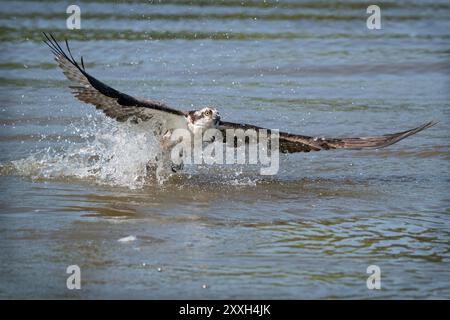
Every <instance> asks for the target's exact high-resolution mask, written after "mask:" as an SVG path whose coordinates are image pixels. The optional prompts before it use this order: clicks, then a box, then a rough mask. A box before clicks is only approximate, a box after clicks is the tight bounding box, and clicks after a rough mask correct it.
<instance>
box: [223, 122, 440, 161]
mask: <svg viewBox="0 0 450 320" xmlns="http://www.w3.org/2000/svg"><path fill="white" fill-rule="evenodd" d="M435 124H436V122H433V121H431V122H427V123H425V124H423V125H421V126H419V127H417V128H414V129H411V130H407V131H403V132H397V133H392V134H387V135H383V136H376V137H360V138H319V137H309V136H302V135H297V134H290V133H286V132H280V133H279V134H280V140H279V146H280V152H282V153H295V152H310V151H320V150H331V149H354V150H358V149H365V148H373V149H378V148H384V147H387V146H390V145H391V144H394V143H396V142H398V141H400V140H402V139H404V138H406V137H409V136H410V135H413V134H415V133H417V132H420V131H422V130H425V129H427V128H430V127H432V126H434V125H435ZM220 129H221V130H222V134H223V136H224V142H226V130H227V129H243V130H247V129H253V130H258V129H265V128H262V127H257V126H254V125H249V124H239V123H232V122H221V123H220ZM265 130H268V129H265ZM268 132H269V133H270V130H268ZM235 143H236V142H235Z"/></svg>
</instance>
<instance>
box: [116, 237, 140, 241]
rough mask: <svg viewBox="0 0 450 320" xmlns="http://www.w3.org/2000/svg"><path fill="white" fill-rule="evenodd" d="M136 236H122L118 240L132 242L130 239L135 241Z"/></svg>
mask: <svg viewBox="0 0 450 320" xmlns="http://www.w3.org/2000/svg"><path fill="white" fill-rule="evenodd" d="M136 240H137V238H136V237H135V236H128V237H124V238H120V239H119V240H117V241H119V242H122V243H125V242H132V241H136Z"/></svg>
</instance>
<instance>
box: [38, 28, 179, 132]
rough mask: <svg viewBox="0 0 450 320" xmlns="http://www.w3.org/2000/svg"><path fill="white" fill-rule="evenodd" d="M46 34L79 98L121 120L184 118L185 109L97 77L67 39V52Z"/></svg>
mask: <svg viewBox="0 0 450 320" xmlns="http://www.w3.org/2000/svg"><path fill="white" fill-rule="evenodd" d="M44 36H45V38H46V40H44V42H45V43H46V44H47V45H48V46H49V47H50V49H51V50H52V52H53V54H54V55H55V60H56V61H57V62H58V65H59V67H60V68H61V69H62V71H63V73H64V74H65V76H66V77H67V79H69V80H71V81H72V82H73V85H71V86H70V88H71V89H72V90H73V93H74V95H75V97H77V98H78V99H79V100H81V101H83V102H86V103H90V104H93V105H94V106H95V107H96V108H97V109H100V110H102V111H103V112H104V113H105V114H106V115H107V116H108V117H111V118H114V119H116V120H117V121H121V122H122V121H126V120H128V119H131V120H133V121H134V122H137V121H138V120H142V121H147V120H149V119H153V118H155V117H161V118H165V119H164V120H166V121H169V122H177V121H179V122H180V125H181V124H182V123H183V121H185V120H184V116H185V113H184V112H183V111H180V110H176V109H172V108H169V107H168V106H166V105H165V104H163V103H161V102H159V101H152V100H139V99H136V98H134V97H132V96H129V95H127V94H125V93H122V92H119V91H117V90H115V89H113V88H111V87H110V86H108V85H106V84H104V83H103V82H101V81H99V80H97V79H96V78H94V77H93V76H91V75H90V74H88V73H87V72H86V70H85V68H84V61H83V57H81V66H80V64H78V62H77V61H76V60H75V59H74V58H73V56H72V53H71V52H70V48H69V45H68V43H67V40H66V42H65V43H66V48H67V53H66V52H65V51H64V50H63V49H62V48H61V46H60V45H59V43H58V42H57V41H56V40H55V38H54V37H53V36H52V35H47V34H45V33H44ZM181 117H182V118H181Z"/></svg>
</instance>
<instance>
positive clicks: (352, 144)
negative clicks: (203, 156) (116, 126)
mask: <svg viewBox="0 0 450 320" xmlns="http://www.w3.org/2000/svg"><path fill="white" fill-rule="evenodd" d="M44 36H45V38H46V40H44V42H45V43H46V44H47V45H48V46H49V47H50V49H51V51H52V52H53V54H54V55H55V60H56V62H57V63H58V65H59V67H60V68H61V69H62V71H63V73H64V74H65V76H66V77H67V79H69V80H70V81H72V85H71V86H70V88H71V89H72V91H73V93H74V95H75V97H76V98H78V99H79V100H81V101H83V102H86V103H90V104H93V105H94V106H95V107H96V108H97V109H99V110H102V111H103V112H104V113H105V115H107V116H108V117H111V118H114V119H116V120H117V121H119V122H125V121H129V122H131V123H141V122H149V123H150V124H151V127H152V130H153V131H154V132H155V134H156V135H157V136H158V137H159V138H160V141H161V145H162V146H163V150H164V149H166V150H167V149H170V147H168V145H170V144H169V143H167V140H168V138H169V137H170V135H171V133H172V132H173V131H174V130H176V129H187V130H189V131H190V132H192V133H193V134H195V133H196V132H198V131H200V132H201V131H205V130H207V129H210V128H213V129H218V130H220V131H221V132H223V137H224V142H226V140H225V137H226V132H227V130H228V129H234V130H236V129H242V130H248V129H253V130H256V131H258V130H261V129H262V130H267V132H269V133H270V132H271V130H269V129H265V128H262V127H258V126H254V125H250V124H242V123H233V122H226V121H222V120H221V118H220V115H219V112H218V111H217V110H216V109H215V108H212V107H206V108H202V109H199V110H193V111H181V110H177V109H174V108H171V107H169V106H167V105H165V104H164V103H162V102H159V101H155V100H144V99H137V98H134V97H132V96H129V95H127V94H125V93H122V92H120V91H118V90H116V89H113V88H111V87H110V86H108V85H106V84H105V83H103V82H101V81H99V80H97V79H96V78H94V77H93V76H91V75H90V74H89V73H87V72H86V69H85V67H84V61H83V57H81V60H80V64H79V63H78V62H77V61H76V60H75V59H74V58H73V56H72V53H71V51H70V48H69V45H68V42H67V40H65V44H66V48H67V52H66V51H65V50H64V49H63V48H62V47H61V46H60V45H59V43H58V42H57V41H56V40H55V38H54V37H53V36H52V35H51V34H50V35H47V34H45V33H44ZM435 124H436V122H433V121H431V122H427V123H425V124H422V125H421V126H418V127H416V128H413V129H410V130H406V131H403V132H397V133H392V134H386V135H383V136H372V137H355V138H321V137H311V136H304V135H298V134H291V133H287V132H279V151H280V152H281V153H296V152H310V151H320V150H332V149H364V148H383V147H387V146H389V145H391V144H394V143H396V142H398V141H400V140H402V139H404V138H406V137H408V136H410V135H413V134H415V133H417V132H420V131H422V130H424V129H427V128H429V127H431V126H433V125H435ZM235 144H236V142H235ZM235 147H236V145H235ZM180 156H181V155H180ZM180 168H181V167H180V166H175V165H172V167H171V169H172V171H174V172H176V171H177V169H180Z"/></svg>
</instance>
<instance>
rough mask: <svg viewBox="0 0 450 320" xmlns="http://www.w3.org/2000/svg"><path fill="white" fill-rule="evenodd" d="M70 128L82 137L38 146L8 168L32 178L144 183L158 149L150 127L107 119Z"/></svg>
mask: <svg viewBox="0 0 450 320" xmlns="http://www.w3.org/2000/svg"><path fill="white" fill-rule="evenodd" d="M89 128H91V129H89ZM73 130H74V131H77V132H78V131H81V132H80V133H79V134H80V135H81V136H82V137H84V138H85V141H84V142H82V143H69V144H68V145H67V146H65V147H63V148H62V150H61V149H59V150H58V149H57V148H56V147H50V148H47V149H45V150H40V151H38V152H36V153H33V154H31V155H30V156H29V157H27V158H25V159H20V160H15V161H12V162H11V163H10V165H9V167H10V169H12V170H13V171H15V172H16V173H18V174H20V175H24V176H30V177H32V178H33V179H55V178H68V177H72V178H78V179H92V180H94V181H96V182H98V183H103V184H109V185H119V186H127V187H130V188H139V187H142V186H143V185H144V184H145V181H146V179H147V177H148V172H147V165H148V164H151V163H154V162H155V155H156V154H157V153H158V152H159V143H158V142H157V139H156V138H155V136H154V135H153V133H152V132H151V130H148V129H146V128H145V126H142V125H131V124H128V123H117V122H114V121H113V120H109V119H108V120H106V121H104V122H102V123H101V124H99V125H95V126H83V129H78V128H74V129H73ZM93 130H94V131H95V132H91V131H93ZM11 167H12V168H11ZM4 170H5V166H4V168H3V171H4Z"/></svg>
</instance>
